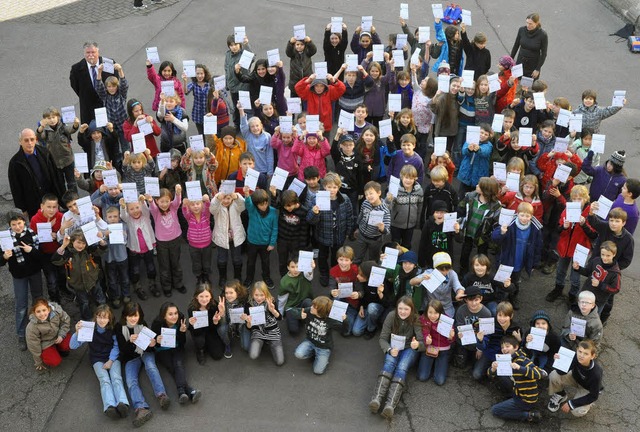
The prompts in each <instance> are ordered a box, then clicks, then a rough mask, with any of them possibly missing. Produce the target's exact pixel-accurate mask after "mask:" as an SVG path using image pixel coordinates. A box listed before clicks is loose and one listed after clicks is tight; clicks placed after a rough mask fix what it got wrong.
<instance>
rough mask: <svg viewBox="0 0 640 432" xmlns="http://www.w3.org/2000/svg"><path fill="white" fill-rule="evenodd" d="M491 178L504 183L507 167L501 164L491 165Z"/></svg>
mask: <svg viewBox="0 0 640 432" xmlns="http://www.w3.org/2000/svg"><path fill="white" fill-rule="evenodd" d="M493 176H494V177H495V178H496V180H498V181H499V182H502V183H506V181H507V165H506V164H505V163H503V162H494V163H493Z"/></svg>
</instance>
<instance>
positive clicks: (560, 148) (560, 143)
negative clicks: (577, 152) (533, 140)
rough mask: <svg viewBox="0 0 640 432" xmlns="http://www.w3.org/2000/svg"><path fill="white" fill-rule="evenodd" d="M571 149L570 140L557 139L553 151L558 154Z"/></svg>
mask: <svg viewBox="0 0 640 432" xmlns="http://www.w3.org/2000/svg"><path fill="white" fill-rule="evenodd" d="M568 148H569V139H568V138H562V137H556V143H555V144H554V145H553V151H554V152H556V153H564V152H566V151H567V149H568ZM592 148H593V147H592Z"/></svg>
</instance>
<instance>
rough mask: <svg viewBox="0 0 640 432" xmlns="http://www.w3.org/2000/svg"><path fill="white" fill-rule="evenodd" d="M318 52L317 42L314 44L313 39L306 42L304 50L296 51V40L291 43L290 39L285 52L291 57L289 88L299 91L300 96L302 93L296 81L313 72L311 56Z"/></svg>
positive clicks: (292, 90)
mask: <svg viewBox="0 0 640 432" xmlns="http://www.w3.org/2000/svg"><path fill="white" fill-rule="evenodd" d="M317 52H318V48H316V44H314V43H313V41H309V42H305V44H304V50H302V52H298V51H296V48H295V42H294V43H291V41H289V43H287V48H286V49H285V53H286V54H287V57H289V58H290V59H291V61H290V62H289V90H291V92H293V93H298V96H300V93H299V92H298V90H297V89H296V88H295V86H296V83H297V82H298V81H300V80H301V79H302V78H306V77H308V76H309V75H311V74H312V73H313V62H312V61H311V57H313V56H314V55H315V54H316V53H317Z"/></svg>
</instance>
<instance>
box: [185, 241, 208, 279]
mask: <svg viewBox="0 0 640 432" xmlns="http://www.w3.org/2000/svg"><path fill="white" fill-rule="evenodd" d="M211 254H212V249H211V245H209V246H206V247H203V248H195V247H193V246H191V245H189V255H190V256H191V271H192V272H193V275H194V276H195V277H196V278H197V277H198V276H200V275H202V274H204V275H207V276H208V275H209V274H211Z"/></svg>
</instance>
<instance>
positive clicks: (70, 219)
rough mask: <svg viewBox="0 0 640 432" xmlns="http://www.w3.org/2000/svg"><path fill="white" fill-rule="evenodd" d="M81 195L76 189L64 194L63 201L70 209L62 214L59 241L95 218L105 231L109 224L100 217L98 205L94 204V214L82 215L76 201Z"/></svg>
mask: <svg viewBox="0 0 640 432" xmlns="http://www.w3.org/2000/svg"><path fill="white" fill-rule="evenodd" d="M78 199H79V196H78V193H77V192H75V191H70V190H68V191H66V192H65V193H64V195H62V203H63V204H64V205H65V207H66V208H67V209H68V210H67V211H66V212H65V213H64V214H63V215H62V221H61V222H60V229H59V230H58V232H57V238H58V242H62V241H63V240H64V237H65V236H68V235H70V234H71V233H72V232H73V231H75V230H77V229H80V228H81V226H82V225H84V224H86V223H87V222H91V221H92V220H95V222H96V226H97V227H98V229H99V230H100V231H104V230H106V229H107V224H106V223H105V222H104V220H102V218H101V217H100V213H99V210H98V207H96V206H95V205H94V206H93V211H94V214H93V215H90V216H86V217H82V216H80V210H79V209H78V205H77V203H76V201H78Z"/></svg>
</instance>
